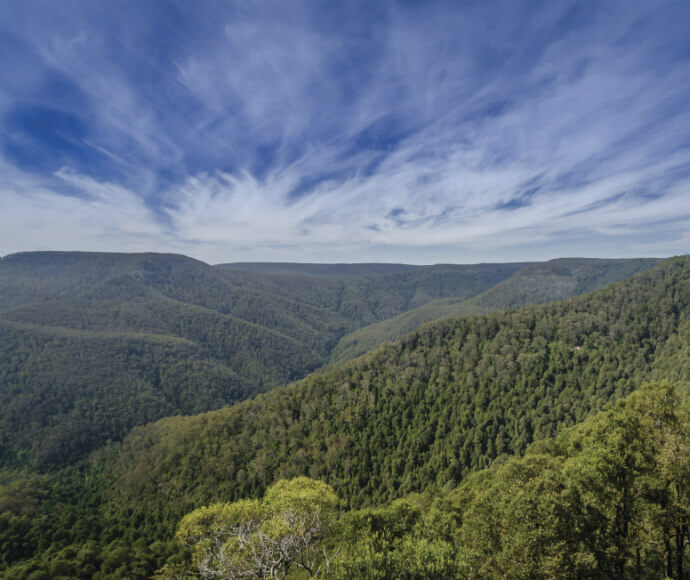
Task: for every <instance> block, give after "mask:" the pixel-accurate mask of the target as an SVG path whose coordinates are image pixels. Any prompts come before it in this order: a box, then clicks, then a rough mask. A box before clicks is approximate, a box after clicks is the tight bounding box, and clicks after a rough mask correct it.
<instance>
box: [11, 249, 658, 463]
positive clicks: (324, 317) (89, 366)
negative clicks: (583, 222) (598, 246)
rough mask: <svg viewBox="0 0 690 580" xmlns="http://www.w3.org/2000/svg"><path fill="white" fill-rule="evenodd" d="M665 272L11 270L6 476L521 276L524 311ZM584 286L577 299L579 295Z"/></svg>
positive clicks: (640, 263) (14, 265)
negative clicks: (369, 329) (371, 328)
mask: <svg viewBox="0 0 690 580" xmlns="http://www.w3.org/2000/svg"><path fill="white" fill-rule="evenodd" d="M651 263H652V261H650V260H633V261H628V260H623V261H621V260H604V261H600V262H597V266H596V268H594V267H592V266H590V263H589V262H586V264H585V262H582V261H575V263H574V264H571V263H570V262H568V267H569V268H570V270H571V271H572V272H575V273H571V274H570V278H568V277H567V276H564V275H561V276H560V277H554V275H553V267H552V266H551V265H550V264H553V263H548V264H549V265H544V267H543V268H542V269H538V268H537V269H536V270H535V269H534V268H535V266H534V265H529V264H520V263H516V264H477V265H468V266H462V265H437V266H405V265H396V264H332V265H329V264H286V265H279V264H265V265H256V264H237V265H233V264H230V265H221V266H218V267H213V266H209V265H207V264H204V263H203V262H199V261H198V260H193V259H191V258H186V257H184V256H178V255H172V254H92V253H79V252H35V253H25V254H16V255H13V256H7V257H5V258H3V259H1V260H0V344H1V345H2V346H1V347H0V465H5V466H15V467H20V466H23V465H32V466H34V467H37V468H44V467H47V466H51V465H53V466H55V465H64V464H65V463H68V462H70V461H74V460H76V459H78V458H80V457H83V456H84V454H85V453H87V452H89V451H90V450H92V449H95V448H96V447H98V446H99V445H101V444H103V443H105V442H106V441H108V440H119V439H121V438H122V437H123V436H124V435H125V434H126V433H128V432H129V430H130V429H131V428H132V427H133V426H135V425H141V424H145V423H149V422H151V421H155V420H157V419H159V418H162V417H166V416H171V415H178V414H192V413H199V412H202V411H206V410H210V409H217V408H220V407H222V406H223V405H226V404H229V403H233V402H236V401H240V400H243V399H246V398H247V397H250V396H252V395H255V394H256V393H259V392H263V391H266V390H268V389H270V388H271V387H273V386H275V385H278V384H284V383H287V382H289V381H292V380H296V379H300V378H302V377H304V376H305V375H306V374H307V373H309V372H311V371H314V370H315V369H317V368H319V367H321V366H322V365H324V364H325V363H327V362H328V361H329V359H330V358H331V356H332V353H333V348H334V347H335V346H336V344H337V343H338V341H339V340H340V339H341V338H342V337H343V336H344V335H346V334H347V333H350V332H352V331H353V330H355V329H357V328H360V327H362V326H365V325H371V324H372V323H376V322H379V321H383V320H387V319H390V318H391V317H395V316H396V315H398V314H400V313H401V312H406V311H409V310H410V309H412V312H415V310H414V309H417V310H418V309H419V307H420V306H422V307H423V305H425V304H428V305H434V304H437V303H438V300H443V299H451V300H454V301H460V303H462V304H464V302H463V301H464V300H466V299H469V298H472V297H475V296H478V295H479V296H484V295H485V292H486V291H487V290H491V289H492V288H494V287H496V288H499V287H500V285H501V284H502V283H503V284H505V283H506V282H508V281H509V280H513V279H515V276H516V273H518V274H519V273H520V272H523V271H526V272H529V274H525V276H523V277H522V278H521V279H528V280H529V284H528V285H529V288H530V290H529V292H528V293H524V292H523V293H522V294H520V295H519V296H517V298H515V299H514V300H513V302H512V304H516V303H528V302H530V301H538V300H545V299H549V298H558V297H562V296H567V295H571V294H573V293H578V292H581V291H584V290H585V289H587V288H588V284H589V285H592V284H597V283H601V282H603V281H606V280H612V279H618V278H621V277H624V276H625V275H626V274H628V273H630V272H631V271H634V270H636V269H641V268H644V267H648V266H649V265H651ZM525 268H526V270H525ZM571 278H572V279H573V280H576V282H577V283H570V284H568V283H566V282H570V280H571ZM554 279H557V280H558V281H559V282H558V285H559V291H560V293H558V292H555V291H554V290H553V287H554V286H555V285H557V284H555V283H554V281H553V280H554ZM563 280H566V282H563ZM497 285H498V286H497ZM499 294H500V295H502V296H503V295H506V292H505V291H504V292H502V293H501V292H499ZM394 320H395V319H394ZM376 340H378V339H375V340H374V342H371V341H369V342H368V343H365V344H367V345H370V346H371V347H372V348H373V347H375V346H377V344H378V342H376ZM360 350H361V345H360V346H359V348H358V349H356V351H355V352H350V351H348V350H345V351H342V350H340V351H338V352H339V357H341V358H342V357H343V356H349V355H350V354H352V355H354V354H359V351H360ZM29 417H30V420H29V419H28V418H29Z"/></svg>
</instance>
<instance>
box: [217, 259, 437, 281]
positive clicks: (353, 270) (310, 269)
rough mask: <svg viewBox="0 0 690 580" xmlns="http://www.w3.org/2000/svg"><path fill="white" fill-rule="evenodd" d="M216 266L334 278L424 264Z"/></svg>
mask: <svg viewBox="0 0 690 580" xmlns="http://www.w3.org/2000/svg"><path fill="white" fill-rule="evenodd" d="M218 267H219V268H224V269H226V270H239V271H242V272H257V273H262V274H311V275H313V276H332V277H336V278H348V277H351V276H357V277H359V276H380V275H382V274H399V273H403V272H412V271H414V270H422V269H424V268H425V266H412V265H409V264H385V263H384V264H378V263H371V264H367V263H361V264H314V263H299V262H230V263H226V264H218Z"/></svg>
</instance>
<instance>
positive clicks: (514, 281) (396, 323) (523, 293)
mask: <svg viewBox="0 0 690 580" xmlns="http://www.w3.org/2000/svg"><path fill="white" fill-rule="evenodd" d="M658 262H659V260H657V259H653V258H648V259H631V260H597V259H582V258H579V259H576V258H561V259H558V260H551V261H549V262H543V263H538V264H532V265H528V266H525V267H524V268H521V269H520V270H518V271H517V272H516V273H515V274H513V275H512V276H511V277H510V278H508V279H506V280H504V281H503V282H499V283H498V284H496V285H495V286H492V287H491V288H489V289H488V290H486V291H485V292H482V293H481V294H478V295H476V296H473V297H471V298H465V299H458V298H442V299H439V300H433V301H431V302H428V303H427V304H424V305H423V306H419V307H417V308H414V309H412V310H409V311H407V312H404V313H403V314H399V315H398V316H394V317H393V318H389V319H387V320H384V321H382V322H377V323H375V324H371V325H369V326H365V327H363V328H360V329H358V330H355V331H354V332H351V333H350V334H348V335H346V336H344V337H343V338H341V339H340V341H339V342H338V344H337V345H336V346H335V348H334V349H333V353H332V355H331V361H332V362H342V361H346V360H349V359H352V358H355V357H357V356H359V355H361V354H364V353H365V352H368V351H370V350H372V349H374V348H376V347H377V346H378V345H380V344H382V343H384V342H388V341H393V340H395V339H396V338H399V337H401V336H403V335H405V334H407V333H409V332H412V331H413V330H415V329H417V328H419V327H420V326H421V325H422V324H424V323H425V322H430V321H433V320H443V319H445V318H454V317H456V316H464V315H465V314H470V313H487V312H494V311H496V310H511V309H515V308H522V307H523V306H529V305H532V304H543V303H544V302H550V301H552V300H562V299H564V298H569V297H570V296H578V295H580V294H585V293H587V292H592V291H593V290H597V289H599V288H603V287H604V286H606V285H607V284H612V283H613V282H617V281H618V280H623V279H625V278H628V277H630V276H632V275H634V274H637V273H638V272H642V271H643V270H646V269H647V268H651V267H652V266H653V265H654V264H657V263H658Z"/></svg>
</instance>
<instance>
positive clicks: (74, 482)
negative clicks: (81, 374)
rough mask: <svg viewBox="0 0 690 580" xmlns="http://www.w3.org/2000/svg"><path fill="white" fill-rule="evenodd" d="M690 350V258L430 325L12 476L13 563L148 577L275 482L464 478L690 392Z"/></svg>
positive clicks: (6, 546) (6, 533) (354, 496)
mask: <svg viewBox="0 0 690 580" xmlns="http://www.w3.org/2000/svg"><path fill="white" fill-rule="evenodd" d="M689 344H690V258H688V257H687V256H685V257H680V258H673V259H669V260H666V261H664V262H662V263H661V264H659V265H658V266H656V267H654V268H652V269H651V270H649V271H647V272H645V273H642V274H638V275H637V276H635V277H633V278H631V279H629V280H626V281H623V282H619V283H617V284H614V285H612V286H610V287H607V288H605V289H603V290H600V291H597V292H595V293H592V294H589V295H586V296H583V297H579V298H573V299H571V300H566V301H561V302H555V303H551V304H546V305H542V306H538V307H530V308H525V309H522V310H518V311H510V312H498V313H493V314H489V315H471V316H467V317H464V318H458V319H454V320H449V321H443V322H437V323H433V324H429V325H426V326H424V327H423V328H422V329H420V330H419V331H416V332H414V333H412V334H410V335H408V336H406V337H405V338H403V339H401V340H400V341H398V342H396V343H395V344H392V345H387V346H384V347H382V348H380V349H378V350H377V351H375V352H373V353H371V354H369V355H366V356H364V357H362V358H360V359H357V360H355V361H352V362H350V363H347V364H345V365H341V366H339V367H336V368H333V369H330V370H327V371H324V372H322V373H320V374H315V375H312V376H310V377H308V378H306V379H305V380H303V381H300V382H297V383H295V384H292V385H289V386H287V387H281V388H278V389H275V390H273V391H271V392H270V393H266V394H262V395H259V396H257V397H256V398H255V399H253V400H249V401H244V402H241V403H238V404H236V405H233V406H231V407H228V408H225V409H222V410H219V411H214V412H211V413H205V414H202V415H197V416H193V417H170V418H166V419H163V420H161V421H158V422H156V423H154V424H151V425H147V426H142V427H137V428H135V429H134V430H133V432H132V433H131V434H130V435H129V436H128V437H127V438H126V439H125V441H124V442H123V443H122V445H114V446H110V447H108V448H105V449H103V450H102V451H101V452H99V453H98V454H97V455H94V456H93V457H92V459H91V460H90V461H89V462H87V463H83V464H81V465H79V466H74V467H71V468H68V469H66V470H63V471H61V472H57V473H55V474H53V475H49V476H43V477H34V476H30V475H29V474H24V475H22V474H20V473H14V474H12V473H9V472H6V473H5V474H4V477H5V480H6V482H7V483H6V485H5V486H3V488H2V489H1V490H0V500H2V507H3V510H4V511H3V516H2V528H1V529H2V530H3V532H2V535H0V545H2V546H3V548H2V551H3V553H4V554H5V556H4V558H5V559H4V563H5V566H7V570H8V572H7V573H8V574H10V577H16V578H22V577H28V574H30V573H32V571H36V570H42V571H44V572H42V573H44V574H48V573H47V572H46V570H49V569H50V566H56V565H57V564H56V563H59V562H62V563H63V564H65V563H70V562H71V563H72V564H74V562H75V561H76V560H77V559H79V558H81V559H82V560H83V561H85V560H88V561H89V562H91V563H92V565H93V566H96V568H98V567H100V568H99V569H100V570H101V571H103V574H105V575H104V576H102V577H108V574H114V575H115V577H117V575H118V574H119V575H120V577H122V576H128V577H143V576H145V575H146V574H150V573H151V572H152V570H153V569H155V567H157V566H158V565H160V564H161V562H162V561H163V560H164V559H165V558H166V557H167V556H168V555H173V560H171V562H173V561H174V560H175V558H178V557H181V556H182V555H183V554H182V553H181V552H180V551H179V548H177V549H176V548H175V547H174V544H171V543H170V542H171V538H172V534H173V531H174V529H175V527H176V526H177V523H178V521H179V519H180V518H181V517H182V516H183V515H184V514H185V513H187V512H189V511H191V510H193V509H196V508H198V507H200V506H202V505H205V504H209V503H212V502H215V501H226V502H227V501H233V500H238V499H241V498H250V497H253V498H256V497H260V496H261V495H262V494H263V492H264V490H266V488H267V487H268V486H270V485H271V484H272V483H273V482H275V481H276V480H278V479H280V478H289V477H293V476H297V475H307V476H309V477H312V478H316V479H320V480H323V481H325V482H327V483H328V484H330V485H331V486H332V487H333V488H334V490H335V491H336V493H337V494H338V495H339V496H340V497H342V498H343V499H344V500H345V501H346V503H347V505H348V506H349V507H351V508H360V507H363V506H374V505H377V504H382V503H385V502H389V501H392V500H395V499H397V498H400V497H403V496H405V495H407V494H409V493H411V492H419V491H423V490H427V489H453V488H454V487H456V486H457V485H458V484H459V483H460V482H462V481H464V480H465V478H467V476H468V475H469V474H470V473H471V472H472V471H475V470H478V469H481V468H485V467H487V466H489V465H491V464H492V463H494V462H496V461H498V462H499V463H500V462H503V461H504V460H506V459H507V458H508V457H510V456H511V455H514V454H517V455H519V454H521V453H523V452H524V451H525V449H526V448H527V447H528V446H529V445H530V444H532V443H533V442H534V441H538V440H544V439H546V438H549V437H554V436H557V434H558V433H559V432H560V431H561V430H562V429H563V428H565V427H569V426H572V425H574V424H575V423H577V422H578V421H582V420H584V419H586V418H587V417H588V416H589V415H591V414H592V413H594V412H596V411H598V410H599V409H601V408H602V407H603V406H604V405H606V404H607V403H608V402H609V401H611V400H616V399H619V398H621V397H623V396H625V395H627V394H629V393H630V392H632V391H634V390H635V389H636V388H637V387H638V386H640V385H641V384H642V383H644V382H645V381H649V380H657V379H669V380H672V381H674V382H675V383H676V384H677V385H678V386H679V388H680V389H681V391H685V390H687V389H688V388H689V386H690V356H689V352H688V348H689V347H688V345H689ZM22 477H23V478H24V479H23V480H22ZM499 507H500V506H499ZM492 509H493V508H492ZM501 509H503V508H501ZM481 543H482V541H479V544H478V545H481ZM501 549H502V548H501ZM22 561H23V563H22ZM12 562H17V564H16V565H14V566H13V567H10V565H11V564H12ZM585 564H586V562H585ZM65 565H67V564H65ZM116 571H118V572H116ZM37 573H39V572H37ZM36 577H41V576H40V575H39V576H36Z"/></svg>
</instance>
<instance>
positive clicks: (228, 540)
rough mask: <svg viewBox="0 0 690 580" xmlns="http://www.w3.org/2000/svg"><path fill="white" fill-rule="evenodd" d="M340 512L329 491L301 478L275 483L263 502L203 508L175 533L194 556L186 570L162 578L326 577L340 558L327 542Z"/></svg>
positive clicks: (170, 571) (165, 572)
mask: <svg viewBox="0 0 690 580" xmlns="http://www.w3.org/2000/svg"><path fill="white" fill-rule="evenodd" d="M339 507H340V501H339V499H338V497H337V496H336V495H335V492H334V491H333V489H332V488H331V487H330V486H329V485H327V484H325V483H323V482H320V481H315V480H312V479H309V478H307V477H298V478H295V479H292V480H289V481H287V480H282V481H279V482H277V483H275V484H274V485H272V486H271V487H270V488H268V489H267V490H266V494H265V496H264V498H263V500H262V501H258V500H240V501H237V502H235V503H232V504H215V505H211V506H207V507H202V508H199V509H197V510H195V511H193V512H191V513H190V514H187V515H186V516H185V517H184V518H183V519H182V521H181V522H180V525H179V527H178V530H177V539H178V541H179V542H180V543H181V544H182V545H183V546H184V547H185V548H187V549H188V550H189V551H190V554H191V557H190V558H189V561H188V562H187V565H186V566H184V567H181V568H173V567H169V568H168V569H164V570H163V571H162V573H163V577H167V578H180V577H185V576H188V575H189V573H190V572H193V573H194V574H196V575H198V576H199V577H201V578H226V579H228V580H235V579H238V578H252V577H258V578H285V576H286V574H287V573H288V572H289V571H290V570H291V569H293V568H301V569H303V570H305V571H306V572H307V573H308V574H309V576H310V577H313V576H317V575H319V574H327V573H328V571H329V566H330V562H331V560H332V559H333V557H334V556H335V553H336V552H335V551H329V549H328V546H327V542H326V541H327V539H328V538H329V535H330V533H331V530H332V528H333V525H334V523H335V522H336V520H337V517H338V512H339Z"/></svg>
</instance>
